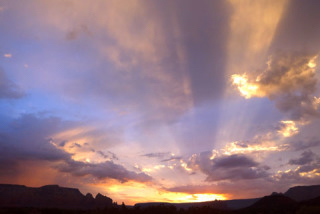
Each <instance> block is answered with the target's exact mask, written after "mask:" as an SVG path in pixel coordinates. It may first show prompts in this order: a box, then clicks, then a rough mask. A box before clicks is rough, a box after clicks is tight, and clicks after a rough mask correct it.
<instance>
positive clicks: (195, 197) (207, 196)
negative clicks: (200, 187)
mask: <svg viewBox="0 0 320 214" xmlns="http://www.w3.org/2000/svg"><path fill="white" fill-rule="evenodd" d="M214 200H227V198H226V197H225V196H224V195H222V194H212V193H199V194H191V195H186V196H185V197H182V198H181V199H178V200H177V202H204V201H214Z"/></svg>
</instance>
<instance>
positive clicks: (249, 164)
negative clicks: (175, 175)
mask: <svg viewBox="0 0 320 214" xmlns="http://www.w3.org/2000/svg"><path fill="white" fill-rule="evenodd" d="M210 158H211V152H203V153H200V154H198V155H194V156H192V158H190V160H189V162H188V167H189V168H191V169H193V170H200V171H201V172H202V173H204V174H206V175H207V178H206V181H209V182H211V181H223V180H231V181H238V180H240V179H258V178H263V177H267V176H268V172H267V170H268V169H269V167H267V166H261V165H259V164H258V163H257V162H255V161H254V160H252V159H251V158H249V157H247V156H245V155H223V156H219V157H214V158H211V159H210Z"/></svg>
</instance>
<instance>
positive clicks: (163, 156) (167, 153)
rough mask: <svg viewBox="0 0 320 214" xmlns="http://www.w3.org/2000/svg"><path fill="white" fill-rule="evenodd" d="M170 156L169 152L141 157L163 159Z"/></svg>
mask: <svg viewBox="0 0 320 214" xmlns="http://www.w3.org/2000/svg"><path fill="white" fill-rule="evenodd" d="M170 155H171V153H170V152H155V153H148V154H144V155H142V156H144V157H148V158H165V157H167V156H170Z"/></svg>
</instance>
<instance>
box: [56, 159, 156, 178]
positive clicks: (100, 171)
mask: <svg viewBox="0 0 320 214" xmlns="http://www.w3.org/2000/svg"><path fill="white" fill-rule="evenodd" d="M56 168H57V169H58V170H59V171H61V172H65V173H71V174H72V175H74V176H88V175H90V176H93V177H95V178H98V179H106V178H111V179H116V180H119V181H121V182H127V181H130V180H134V181H138V182H147V181H151V179H152V178H151V177H150V176H149V175H147V174H145V173H135V172H132V171H128V170H127V169H126V168H124V167H123V166H121V165H118V164H115V163H113V162H112V161H105V162H102V163H96V164H91V163H85V162H81V161H74V160H72V159H69V160H67V161H65V162H64V163H61V164H58V165H57V166H56Z"/></svg>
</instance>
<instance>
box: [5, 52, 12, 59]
mask: <svg viewBox="0 0 320 214" xmlns="http://www.w3.org/2000/svg"><path fill="white" fill-rule="evenodd" d="M3 56H4V57H5V58H11V57H12V54H10V53H6V54H4V55H3Z"/></svg>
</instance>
